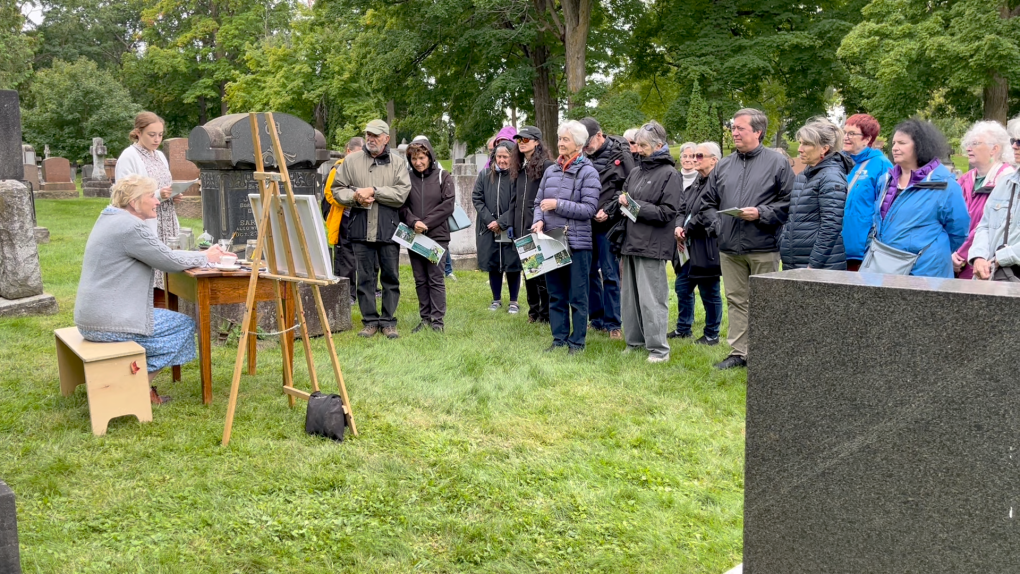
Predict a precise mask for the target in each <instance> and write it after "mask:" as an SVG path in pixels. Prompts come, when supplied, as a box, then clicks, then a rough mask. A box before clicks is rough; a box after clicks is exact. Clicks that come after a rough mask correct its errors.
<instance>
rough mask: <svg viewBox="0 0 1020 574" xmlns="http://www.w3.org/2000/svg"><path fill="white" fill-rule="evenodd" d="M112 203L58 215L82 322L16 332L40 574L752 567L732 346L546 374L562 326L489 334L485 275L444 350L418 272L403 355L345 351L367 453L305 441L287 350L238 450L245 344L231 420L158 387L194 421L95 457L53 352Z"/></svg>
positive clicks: (54, 269) (607, 356)
mask: <svg viewBox="0 0 1020 574" xmlns="http://www.w3.org/2000/svg"><path fill="white" fill-rule="evenodd" d="M105 203H106V202H105V201H103V200H101V199H80V200H65V201H54V200H49V201H46V200H43V201H39V202H38V206H37V208H38V220H39V224H40V225H43V226H45V227H48V228H49V230H50V234H51V242H50V243H49V244H48V245H42V246H40V258H41V261H42V273H43V280H44V283H45V287H46V291H47V292H49V293H52V294H53V295H55V296H56V297H57V300H58V302H59V304H60V309H61V310H60V313H59V314H58V315H55V316H50V317H30V318H18V319H0V341H3V344H2V345H0V373H2V375H0V397H2V400H0V436H2V437H3V440H2V441H0V480H4V481H6V482H7V483H8V484H9V485H10V487H11V488H12V489H13V490H14V492H15V494H16V496H17V508H18V531H19V535H20V543H21V560H22V565H23V569H24V571H25V572H26V573H36V572H40V573H53V572H60V573H64V574H67V573H85V572H95V573H104V574H108V573H138V572H145V573H203V574H205V573H235V572H236V573H291V572H302V573H303V572H308V573H313V572H314V573H322V572H358V573H364V572H378V573H391V572H443V573H446V572H471V573H477V572H505V573H518V572H614V573H615V572H647V573H660V572H683V573H689V572H704V573H713V574H718V573H721V572H724V571H726V570H728V569H729V568H731V567H733V566H734V565H736V564H737V563H739V562H741V553H742V543H741V536H742V526H743V520H742V513H743V460H744V437H743V428H744V395H745V381H746V373H745V372H744V371H743V370H731V371H727V372H719V371H715V370H713V369H712V363H714V362H716V361H719V360H721V359H722V358H723V357H725V356H726V354H727V351H728V348H727V347H726V346H725V344H723V345H720V346H718V347H708V348H706V347H700V346H696V345H693V344H692V343H691V342H690V340H687V341H684V342H676V340H673V341H672V343H673V352H672V359H671V360H670V361H669V362H668V363H666V364H659V365H650V364H648V363H646V362H645V357H646V356H647V355H646V354H645V353H635V354H630V355H622V354H621V350H622V349H623V343H622V342H620V341H610V340H609V338H608V337H607V336H606V335H604V334H593V333H589V336H588V341H589V342H588V347H587V351H586V352H585V353H584V354H583V355H580V356H576V357H573V356H571V357H568V356H567V355H566V353H565V352H559V353H552V354H547V353H543V352H542V350H543V349H545V348H546V347H547V346H548V345H549V344H550V342H551V336H550V334H549V329H548V326H545V325H537V324H536V325H533V324H529V323H527V316H526V313H524V312H522V313H521V314H520V315H517V316H511V315H508V314H507V313H506V310H505V309H506V307H505V306H504V308H503V310H501V311H499V312H496V313H492V312H489V311H487V310H486V307H487V306H488V304H489V300H490V296H489V293H488V285H487V282H486V276H485V274H483V273H479V272H468V271H459V272H457V277H458V281H456V282H451V283H448V284H447V285H448V294H449V307H450V312H449V314H448V316H447V328H446V329H447V330H446V334H445V335H437V334H434V333H431V332H423V333H419V334H415V335H412V334H411V328H412V327H414V326H415V325H416V324H417V301H416V298H415V295H414V289H413V279H412V277H411V272H410V268H409V267H402V268H401V285H402V297H401V301H400V308H399V321H400V323H399V329H400V333H401V337H400V339H398V340H395V341H390V340H387V339H385V338H383V337H381V336H379V337H376V338H373V339H371V340H366V339H361V338H359V337H357V336H355V331H350V332H345V333H341V334H338V335H336V336H335V340H336V342H337V346H338V349H339V353H340V355H341V361H342V367H343V371H344V375H345V378H346V382H347V388H348V390H349V392H350V396H351V400H352V402H353V406H354V416H355V419H356V422H357V425H358V430H359V432H360V434H361V436H360V437H358V438H349V439H348V440H347V441H346V442H344V443H343V444H336V443H333V442H331V441H328V440H323V439H319V438H314V437H310V436H307V435H305V434H304V416H305V408H304V404H303V403H302V402H301V401H298V404H297V406H296V407H295V408H293V409H290V408H288V407H287V399H286V398H285V397H284V396H283V395H282V393H281V392H280V389H279V386H280V368H281V361H280V356H279V349H278V347H277V344H276V343H275V342H273V341H267V342H265V343H263V344H262V345H261V346H262V348H261V350H260V355H259V374H258V375H256V376H254V377H249V376H245V377H243V378H242V381H241V383H242V384H241V392H240V400H239V403H238V409H237V417H236V419H235V422H234V431H233V439H232V441H231V443H230V445H229V446H228V447H226V448H224V447H221V446H220V438H221V435H222V432H223V422H224V416H225V412H226V403H227V397H228V394H229V382H230V377H231V374H232V369H233V364H234V358H235V355H236V341H235V340H233V339H228V340H227V342H226V343H225V344H222V345H215V344H214V347H213V395H214V398H213V403H212V405H210V406H205V405H203V404H202V402H201V390H200V385H199V372H198V366H197V362H193V363H191V364H189V365H187V366H185V367H184V369H183V381H181V382H179V383H171V382H170V376H169V373H163V374H161V375H160V378H158V379H157V381H156V384H157V385H158V386H159V388H160V392H161V393H163V394H169V395H172V396H173V398H174V400H173V402H171V403H169V404H168V405H164V406H160V407H154V408H153V417H154V420H153V422H151V423H146V424H139V423H138V422H137V420H135V419H134V418H133V417H125V418H121V419H115V420H114V421H113V422H112V423H111V425H110V428H109V431H108V433H107V435H106V436H104V437H94V436H93V435H92V433H91V429H90V426H89V413H88V405H87V401H86V393H85V389H84V388H83V387H79V388H78V389H77V391H76V392H75V394H74V395H73V396H71V397H62V396H61V395H60V391H59V386H58V378H57V365H56V361H55V358H54V343H53V334H52V331H53V330H54V329H57V328H61V327H66V326H69V325H73V306H74V298H75V292H76V289H77V282H78V279H79V275H80V266H81V260H82V253H83V251H84V246H85V241H86V238H87V237H88V233H89V231H90V230H91V228H92V225H93V223H94V221H95V219H96V217H97V215H98V213H99V211H100V210H101V209H102V207H103V206H104V205H105ZM188 223H189V224H196V222H188ZM521 291H522V292H521V296H522V304H523V296H524V292H523V289H522V290H521ZM672 297H673V299H672V301H671V309H670V318H671V320H675V317H676V301H675V296H672ZM701 311H702V310H701V306H700V303H699V306H698V313H699V314H698V320H697V323H696V324H695V334H696V335H697V336H700V334H701V327H702V325H703V316H702V315H701ZM214 312H215V309H214ZM354 322H355V329H358V328H360V316H359V314H358V313H357V312H355V316H354ZM724 328H725V327H724ZM314 347H315V350H316V353H315V355H316V357H315V359H316V364H317V365H319V368H318V372H319V373H320V382H321V384H322V386H323V389H324V390H326V391H329V390H333V391H335V389H336V384H335V381H334V380H333V377H332V375H331V371H330V369H329V368H328V360H327V359H326V352H325V345H324V343H323V341H322V340H321V339H317V340H314ZM300 349H301V347H300V344H299V345H298V351H297V357H296V360H295V371H296V376H295V379H296V381H297V384H298V386H299V387H301V388H305V389H307V388H308V387H309V384H308V377H307V368H306V366H305V361H304V359H303V357H302V352H301V350H300Z"/></svg>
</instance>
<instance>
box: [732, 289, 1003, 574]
mask: <svg viewBox="0 0 1020 574" xmlns="http://www.w3.org/2000/svg"><path fill="white" fill-rule="evenodd" d="M1018 317H1020V285H1011V284H1004V283H990V282H986V281H960V280H955V279H929V278H917V277H901V276H893V275H873V274H863V273H861V274H858V273H849V272H841V271H812V270H806V269H804V270H797V271H787V272H783V273H770V274H767V275H758V276H755V277H752V278H751V291H750V337H751V340H750V343H751V345H750V355H749V359H748V362H749V365H748V376H747V421H746V433H747V441H746V462H745V482H744V486H745V491H744V572H746V573H747V574H786V573H796V572H826V573H844V572H845V573H860V572H883V573H884V572H895V573H914V572H917V573H929V572H966V573H971V572H975V573H977V572H980V573H991V572H1003V573H1005V572H1020V524H1018V521H1020V416H1018V409H1020V370H1018V365H1020V361H1018V356H1020V355H1018V350H1020V346H1018V344H1020V320H1017V318H1018Z"/></svg>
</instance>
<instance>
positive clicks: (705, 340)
mask: <svg viewBox="0 0 1020 574" xmlns="http://www.w3.org/2000/svg"><path fill="white" fill-rule="evenodd" d="M694 344H695V345H709V346H715V345H718V344H719V337H709V336H707V335H702V336H701V338H700V339H698V340H697V341H694Z"/></svg>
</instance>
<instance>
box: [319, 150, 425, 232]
mask: <svg viewBox="0 0 1020 574" xmlns="http://www.w3.org/2000/svg"><path fill="white" fill-rule="evenodd" d="M391 152H392V150H390V148H389V147H387V148H386V149H384V150H383V151H382V153H380V154H379V155H378V156H377V157H372V155H371V154H369V153H368V151H367V150H364V149H363V150H361V151H356V152H354V153H352V154H351V155H349V156H347V158H346V159H345V160H344V163H343V164H341V165H340V167H339V168H338V169H337V171H336V178H334V180H333V188H332V189H333V198H334V199H336V200H337V201H339V202H340V204H342V205H344V206H346V207H349V208H351V213H350V218H351V223H350V238H351V241H364V242H369V243H372V242H377V241H378V242H381V243H393V242H394V241H393V234H394V233H395V232H396V231H397V224H398V223H399V221H400V208H401V207H403V205H404V202H405V201H407V194H408V193H410V192H411V180H410V176H409V175H408V173H407V172H408V169H407V160H406V159H404V158H403V157H401V156H400V155H399V154H394V153H391ZM361 187H374V188H375V201H373V202H372V204H371V205H369V206H368V207H367V208H365V207H362V206H360V205H358V204H357V203H355V201H354V192H355V190H357V189H358V188H361Z"/></svg>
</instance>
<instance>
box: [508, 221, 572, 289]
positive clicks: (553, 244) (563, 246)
mask: <svg viewBox="0 0 1020 574" xmlns="http://www.w3.org/2000/svg"><path fill="white" fill-rule="evenodd" d="M548 233H549V234H548V235H546V234H545V233H542V232H538V233H532V234H530V235H525V236H524V237H519V238H517V239H516V240H514V247H516V248H517V253H518V254H520V256H521V265H522V266H523V267H524V277H525V279H531V278H533V277H538V276H539V275H542V274H543V273H548V272H550V271H552V270H553V269H559V268H560V267H564V266H566V265H570V262H571V259H570V248H569V247H568V244H567V236H566V233H567V228H565V227H559V228H556V229H550V230H549V232H548Z"/></svg>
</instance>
